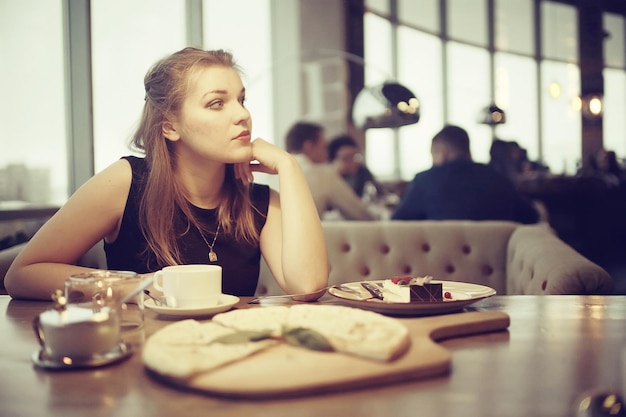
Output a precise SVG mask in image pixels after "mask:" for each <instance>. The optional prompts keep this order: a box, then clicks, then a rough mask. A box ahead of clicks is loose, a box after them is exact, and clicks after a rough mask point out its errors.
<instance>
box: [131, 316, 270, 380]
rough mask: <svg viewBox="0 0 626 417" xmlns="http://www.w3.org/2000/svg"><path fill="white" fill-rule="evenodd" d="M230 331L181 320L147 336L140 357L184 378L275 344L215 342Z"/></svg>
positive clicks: (153, 367) (158, 369)
mask: <svg viewBox="0 0 626 417" xmlns="http://www.w3.org/2000/svg"><path fill="white" fill-rule="evenodd" d="M232 333H235V330H234V329H231V328H227V327H224V326H221V325H219V324H216V323H212V322H204V323H200V322H198V321H195V320H192V319H189V320H183V321H180V322H177V323H173V324H170V325H168V326H166V327H164V328H162V329H160V330H159V331H157V332H156V333H154V334H153V335H152V336H151V337H150V338H148V340H147V341H146V344H145V345H144V347H143V351H142V359H143V362H144V365H145V366H146V367H147V368H148V369H151V370H153V371H155V372H157V373H158V374H160V375H164V376H169V377H174V378H182V379H184V378H189V377H192V376H193V375H196V374H199V373H202V372H206V371H210V370H213V369H216V368H218V367H220V366H223V365H226V364H228V363H231V362H235V361H238V360H241V359H243V358H245V357H247V356H250V355H252V354H254V353H256V352H259V351H261V350H264V349H267V348H269V347H270V346H273V345H275V344H276V343H278V341H276V340H272V339H266V340H260V341H256V342H244V343H236V344H224V343H219V342H214V341H215V340H216V339H218V338H220V337H223V336H226V335H229V334H232Z"/></svg>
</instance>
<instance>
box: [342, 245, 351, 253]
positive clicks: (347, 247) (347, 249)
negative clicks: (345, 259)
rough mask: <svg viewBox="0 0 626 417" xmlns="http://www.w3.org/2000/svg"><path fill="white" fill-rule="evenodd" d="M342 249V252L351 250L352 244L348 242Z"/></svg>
mask: <svg viewBox="0 0 626 417" xmlns="http://www.w3.org/2000/svg"><path fill="white" fill-rule="evenodd" d="M341 251H342V252H344V253H345V252H350V245H349V244H347V243H344V244H343V245H341Z"/></svg>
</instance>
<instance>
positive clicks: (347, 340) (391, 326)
mask: <svg viewBox="0 0 626 417" xmlns="http://www.w3.org/2000/svg"><path fill="white" fill-rule="evenodd" d="M213 321H214V322H217V323H220V324H222V325H224V326H226V327H230V328H233V329H237V330H255V331H265V330H271V331H272V335H273V336H275V337H280V336H281V335H282V334H284V333H286V332H288V331H289V330H292V329H296V328H304V329H311V330H314V331H316V332H317V333H319V334H321V335H322V336H324V338H325V339H326V340H327V341H328V342H329V343H330V344H331V345H332V347H333V348H334V349H335V350H336V351H338V352H342V353H346V354H351V355H356V356H361V357H365V358H368V359H376V360H381V361H391V360H393V359H395V358H397V357H399V356H400V355H402V354H403V353H404V352H405V351H406V350H407V349H408V347H409V345H410V340H411V339H410V338H409V332H408V329H407V328H406V326H404V325H403V324H402V323H401V322H400V321H398V320H397V319H394V318H391V317H386V316H383V315H381V314H378V313H375V312H372V311H366V310H362V309H359V308H353V307H346V306H335V305H316V304H296V305H293V306H271V307H262V308H251V309H242V310H234V311H229V312H226V313H220V314H217V315H216V316H215V317H213Z"/></svg>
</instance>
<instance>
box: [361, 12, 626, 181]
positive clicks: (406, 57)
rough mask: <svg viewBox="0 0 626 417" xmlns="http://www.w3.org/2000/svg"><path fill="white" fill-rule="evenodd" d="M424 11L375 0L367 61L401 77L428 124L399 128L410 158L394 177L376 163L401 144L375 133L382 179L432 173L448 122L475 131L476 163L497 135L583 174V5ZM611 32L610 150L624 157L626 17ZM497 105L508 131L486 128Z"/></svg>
mask: <svg viewBox="0 0 626 417" xmlns="http://www.w3.org/2000/svg"><path fill="white" fill-rule="evenodd" d="M385 4H386V5H387V6H385ZM416 4H417V3H416ZM416 4H413V3H410V2H409V1H408V0H407V1H403V0H398V1H391V0H390V1H389V2H388V3H385V2H383V1H382V0H378V1H376V2H371V1H366V6H367V7H368V12H367V13H366V20H365V21H366V25H365V54H366V55H365V59H366V60H372V61H375V62H376V63H377V64H378V65H380V66H385V67H386V68H389V69H391V70H393V75H394V76H395V77H396V78H398V79H399V80H400V81H401V82H403V83H406V84H407V85H408V86H410V87H411V88H413V89H414V90H415V91H414V92H415V93H416V95H417V96H418V97H419V98H420V101H421V104H422V118H421V119H420V121H419V123H418V124H417V125H415V126H406V127H401V128H399V135H398V136H399V137H400V138H401V140H400V142H399V154H400V155H402V156H401V157H400V158H399V159H398V161H397V163H398V164H399V167H396V168H397V169H396V170H395V171H394V170H391V169H390V168H389V167H388V166H387V165H386V161H385V165H384V169H379V168H378V167H377V164H376V161H377V158H379V156H380V155H386V153H385V152H386V151H385V150H384V149H383V148H386V149H387V152H389V153H391V149H392V147H393V146H394V145H395V142H394V141H393V140H386V139H380V137H381V136H382V135H383V134H382V133H381V132H376V131H371V130H370V131H368V132H367V133H366V137H367V144H368V149H367V150H366V152H367V154H368V164H370V165H371V167H372V170H373V171H374V172H375V174H377V175H379V176H388V175H389V174H390V173H392V172H395V173H399V178H398V179H404V180H408V179H410V178H411V177H412V176H413V175H414V174H415V172H417V171H419V170H422V169H424V168H427V167H428V166H429V165H430V155H429V154H428V153H427V152H426V150H427V146H429V141H430V139H431V138H432V135H433V134H434V133H435V132H436V131H437V130H439V129H440V128H441V127H442V126H443V125H444V124H456V125H460V126H461V127H463V128H465V129H466V130H467V131H468V133H469V134H470V138H471V141H472V143H471V146H472V154H473V157H474V159H475V160H477V161H480V162H487V161H488V160H489V148H490V146H491V141H492V138H494V137H498V138H501V139H504V140H511V141H517V142H518V143H519V144H520V145H521V146H522V147H524V148H525V149H526V150H527V152H528V155H529V157H530V158H531V159H534V160H540V161H542V162H543V163H545V164H547V165H548V167H549V168H550V170H551V171H552V172H553V173H555V174H562V173H565V174H574V173H575V172H576V169H577V167H578V166H579V164H580V160H581V157H582V143H581V142H582V119H581V112H580V83H581V78H580V68H579V62H578V60H579V57H578V51H579V45H578V13H577V8H576V7H574V6H572V5H568V4H564V3H560V2H553V1H542V2H540V3H538V4H537V3H536V2H535V1H534V0H494V1H487V0H443V1H434V0H429V1H424V4H423V13H417V10H416V7H417V6H416ZM370 5H371V6H373V7H371V8H370V7H369V6H370ZM393 5H395V6H397V7H392V6H393ZM420 5H422V4H421V3H420ZM440 6H443V7H442V8H441V9H440ZM490 8H492V9H490ZM444 11H445V13H443V12H444ZM394 12H397V13H398V14H397V15H394ZM408 12H411V13H412V14H411V15H404V14H403V13H408ZM490 16H492V17H493V21H492V22H489V17H490ZM536 17H538V19H539V20H538V21H536ZM374 22H375V23H374ZM605 26H606V27H607V28H609V29H608V30H609V32H611V39H612V38H613V37H616V38H617V39H619V41H615V40H613V41H611V44H610V45H609V47H608V48H609V49H610V50H611V51H619V52H616V53H615V54H612V55H611V58H610V59H609V60H607V64H610V65H616V66H618V67H619V70H615V71H610V70H609V71H606V72H605V87H607V86H610V88H611V91H610V92H608V89H607V88H605V92H606V93H605V117H606V125H605V130H604V132H605V138H606V141H607V143H614V142H617V141H620V144H619V145H618V144H614V145H612V148H614V149H616V150H621V149H624V148H626V140H625V139H624V137H626V131H625V130H626V129H625V128H624V126H623V125H624V118H623V116H622V117H620V116H618V115H623V114H624V112H625V111H626V105H625V103H624V101H625V100H624V97H625V96H626V91H625V87H624V83H625V82H626V81H625V79H624V64H623V61H624V59H623V57H624V44H623V39H624V27H623V19H622V18H621V17H616V16H608V17H606V19H605ZM490 27H491V28H493V30H492V31H490V30H489V28H490ZM383 28H384V30H383ZM385 42H387V43H386V44H385ZM373 45H375V46H373ZM491 103H495V104H496V105H498V106H499V107H501V108H502V109H504V111H505V112H506V116H507V121H506V123H505V124H502V125H497V126H495V127H490V126H488V125H485V124H481V122H480V111H481V110H482V109H483V108H485V107H486V106H488V105H489V104H491ZM609 104H610V105H611V106H612V108H611V110H608V109H606V107H607V106H608V105H609ZM609 129H610V131H611V133H608V131H609ZM614 132H616V133H614ZM370 142H375V143H376V147H375V148H374V149H370V148H369V145H370ZM424 142H425V143H424ZM370 151H371V153H372V154H373V155H376V158H374V156H370ZM370 160H371V161H372V162H371V163H370V162H369V161H370Z"/></svg>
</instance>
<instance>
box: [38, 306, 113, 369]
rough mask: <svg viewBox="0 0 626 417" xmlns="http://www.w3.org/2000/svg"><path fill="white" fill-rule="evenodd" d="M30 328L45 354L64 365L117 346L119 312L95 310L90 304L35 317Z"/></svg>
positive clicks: (47, 311) (107, 308)
mask: <svg viewBox="0 0 626 417" xmlns="http://www.w3.org/2000/svg"><path fill="white" fill-rule="evenodd" d="M33 329H34V331H35V335H36V336H37V339H39V343H40V344H41V347H42V349H43V351H44V352H45V354H46V355H48V356H49V357H51V358H52V359H54V360H58V361H63V362H64V363H68V362H67V361H69V360H74V359H83V360H84V359H91V358H94V357H97V356H98V355H104V354H106V353H109V352H111V351H112V350H113V349H114V348H115V347H116V346H117V345H118V344H119V343H120V318H119V315H118V311H117V310H116V309H114V308H111V307H102V308H101V309H100V310H99V311H94V309H93V305H92V304H91V303H86V304H68V305H67V307H66V308H65V309H63V310H61V311H59V310H55V309H50V310H46V311H44V312H43V313H41V314H40V315H38V316H36V317H35V319H34V320H33Z"/></svg>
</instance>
